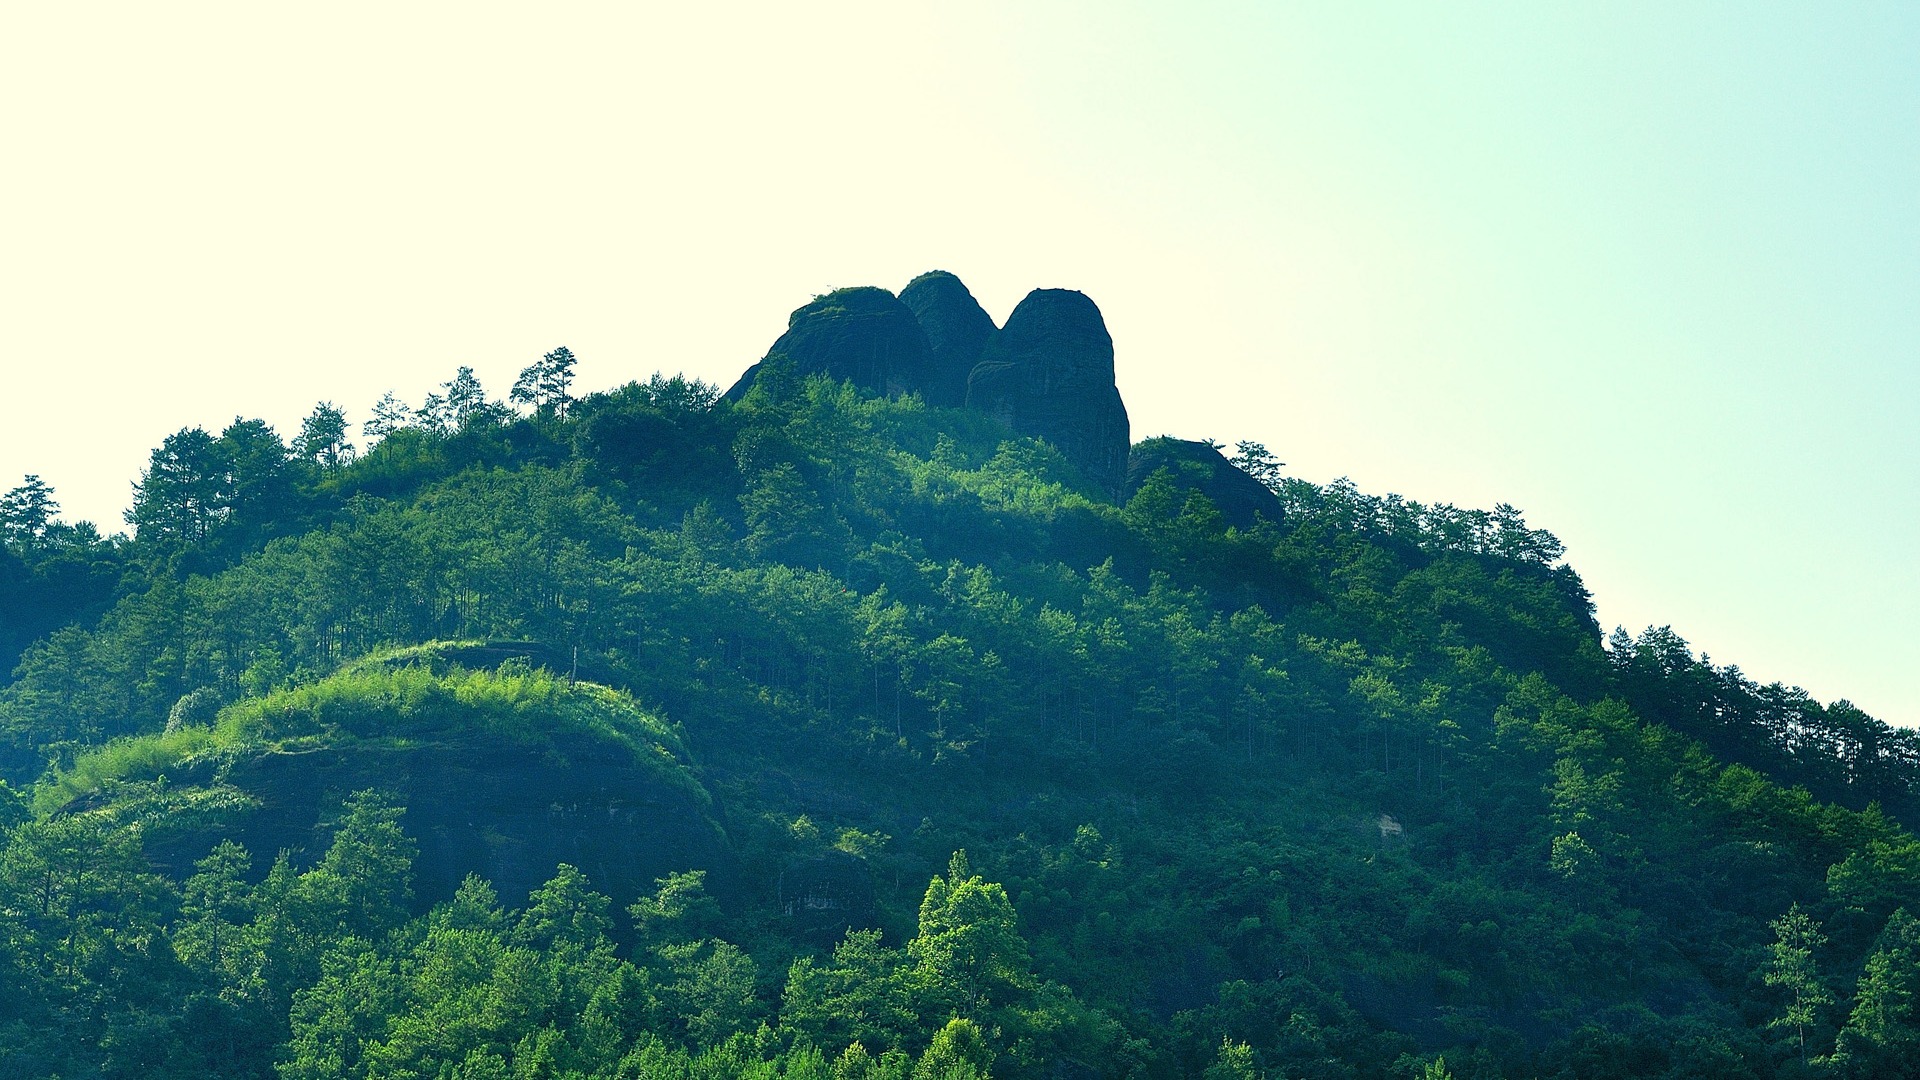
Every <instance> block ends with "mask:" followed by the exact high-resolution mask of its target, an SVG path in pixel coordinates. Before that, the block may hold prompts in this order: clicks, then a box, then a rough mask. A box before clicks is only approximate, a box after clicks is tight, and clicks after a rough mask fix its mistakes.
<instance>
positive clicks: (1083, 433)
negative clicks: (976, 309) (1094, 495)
mask: <svg viewBox="0 0 1920 1080" xmlns="http://www.w3.org/2000/svg"><path fill="white" fill-rule="evenodd" d="M967 407H968V408H971V409H978V410H980V411H982V412H985V413H988V414H990V415H993V416H997V417H999V418H1000V419H1002V420H1003V421H1005V422H1006V424H1007V426H1009V427H1011V428H1012V429H1013V430H1015V431H1017V432H1019V433H1020V434H1022V435H1031V436H1034V437H1036V438H1041V439H1045V440H1046V441H1048V442H1050V443H1052V444H1053V445H1054V446H1056V447H1058V448H1059V450H1060V452H1061V453H1062V454H1064V455H1066V457H1067V459H1068V460H1070V461H1072V462H1073V463H1074V464H1076V465H1078V466H1079V467H1080V468H1081V469H1082V470H1083V471H1084V472H1086V473H1087V475H1088V476H1090V477H1092V478H1093V480H1094V481H1095V482H1096V483H1098V484H1100V485H1101V486H1102V487H1103V488H1105V489H1106V490H1107V491H1108V493H1109V494H1112V495H1115V496H1118V495H1119V494H1120V492H1121V489H1122V488H1123V487H1124V486H1125V484H1126V478H1127V453H1128V450H1129V449H1130V448H1131V446H1132V442H1131V438H1130V433H1129V430H1128V424H1127V407H1126V405H1125V404H1124V403H1123V402H1121V400H1120V391H1119V389H1118V388H1116V387H1115V386H1114V377H1113V338H1112V336H1111V335H1109V334H1108V333H1107V324H1106V320H1105V319H1103V318H1101V316H1100V309H1099V308H1098V307H1096V306H1095V305H1094V302H1093V301H1092V300H1091V299H1089V298H1088V297H1087V295H1086V294H1085V293H1080V292H1074V291H1073V290H1071V289H1035V290H1034V291H1032V292H1030V293H1028V294H1027V298H1026V299H1025V300H1022V301H1020V306H1019V307H1016V308H1014V309H1013V314H1012V315H1010V316H1008V317H1007V325H1006V326H1004V327H1002V328H1001V330H1000V332H999V333H997V334H995V335H994V336H993V338H992V340H991V341H989V342H988V343H987V347H986V350H985V352H984V353H983V354H982V357H981V360H980V363H979V364H977V365H975V367H974V369H973V372H972V373H971V374H970V375H969V376H968V377H967Z"/></svg>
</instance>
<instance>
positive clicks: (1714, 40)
mask: <svg viewBox="0 0 1920 1080" xmlns="http://www.w3.org/2000/svg"><path fill="white" fill-rule="evenodd" d="M1443 7H1444V11H1443V10H1442V8H1443ZM696 9H697V10H696ZM0 12H3V13H0V145H4V147H5V148H6V150H5V168H4V170H0V195H4V200H3V201H0V208H3V209H0V367H3V370H4V385H3V386H0V488H4V487H10V486H12V485H13V484H15V483H17V482H18V478H19V477H20V476H21V475H22V474H24V473H28V472H33V473H38V474H40V475H41V476H42V477H44V478H45V479H46V480H47V481H48V482H49V483H51V484H53V485H54V486H55V488H56V489H57V493H58V497H59V498H60V501H61V502H62V503H63V504H64V506H65V508H66V511H67V516H68V518H69V519H77V518H89V519H92V520H95V521H97V522H100V523H101V524H102V525H103V526H106V527H110V528H119V527H120V525H119V517H120V513H121V511H122V510H123V509H124V508H125V506H126V505H127V502H128V494H129V485H130V483H131V481H132V480H133V479H134V478H135V477H136V476H137V474H138V471H139V469H140V468H141V467H142V466H143V465H144V464H145V462H146V456H147V453H148V451H149V450H151V448H153V447H154V446H156V445H158V444H159V442H160V440H161V439H163V438H164V437H165V436H166V435H167V434H169V433H170V432H173V431H175V430H177V429H179V428H181V427H183V426H191V425H195V424H199V425H204V426H206V427H208V428H209V429H213V430H217V429H218V428H219V427H220V426H222V425H224V424H225V423H227V422H229V421H231V420H232V419H233V417H234V416H235V415H237V414H244V415H246V416H260V417H263V418H265V419H266V420H268V421H269V422H271V423H273V424H274V425H276V426H277V427H278V428H279V429H280V430H281V431H282V432H283V433H290V431H291V430H292V429H294V428H295V427H296V426H297V424H298V422H299V419H300V417H301V416H303V415H304V414H305V413H306V412H307V411H308V410H309V409H310V408H311V407H312V405H313V404H314V402H316V401H318V400H321V399H329V400H332V401H334V402H337V403H339V404H340V405H343V406H345V407H347V408H348V409H349V411H350V415H351V416H352V419H353V420H354V421H355V422H356V424H357V423H358V421H359V420H361V419H364V417H365V414H366V409H367V406H369V405H370V404H371V403H372V402H373V401H374V400H375V399H376V398H378V397H379V395H380V394H381V393H382V392H383V391H385V390H387V389H389V388H391V389H393V390H395V391H397V392H398V393H399V394H400V396H401V397H403V398H405V399H408V400H411V401H416V402H417V401H418V400H419V399H420V398H421V397H423V396H425V395H426V393H428V392H429V391H430V390H432V389H433V388H434V387H435V385H436V384H438V383H440V382H442V381H444V380H446V379H447V378H449V377H450V376H451V375H452V373H453V370H454V368H455V367H456V366H458V365H460V364H469V365H472V366H473V367H474V368H475V370H476V371H477V372H478V373H479V374H480V375H481V377H482V379H483V380H484V381H485V382H486V384H487V385H488V386H489V387H490V388H491V389H492V390H493V391H494V392H495V393H496V394H498V393H500V392H503V391H504V390H505V389H506V388H507V387H508V385H510V383H511V381H512V379H513V376H514V374H515V373H516V372H517V371H518V370H519V369H520V368H521V367H523V366H525V365H526V364H527V363H529V362H530V361H532V360H533V359H535V358H537V357H538V356H539V354H540V353H542V352H544V351H546V350H548V349H551V348H553V347H554V346H556V345H560V344H566V345H568V346H570V347H571V348H572V349H573V350H574V352H575V353H577V354H578V355H579V356H580V357H581V363H580V368H579V379H580V387H581V388H583V389H594V388H600V387H605V386H610V385H613V384H616V383H619V382H623V381H625V380H627V379H630V378H635V377H641V378H644V377H645V376H646V375H648V374H650V373H651V372H653V371H655V370H657V369H663V370H666V371H669V372H672V371H685V372H688V373H690V374H695V375H699V376H701V377H704V378H706V379H708V380H709V381H713V382H718V383H721V384H722V385H725V384H727V383H730V382H731V381H732V379H733V378H734V377H735V376H736V375H737V374H738V373H739V372H740V371H741V370H742V369H744V368H745V367H746V365H747V364H749V363H750V362H752V361H753V360H755V359H757V358H758V357H759V356H760V355H761V354H762V353H763V352H764V351H765V350H766V347H767V345H768V344H770V343H771V342H772V341H773V339H774V337H775V336H777V335H778V333H779V332H780V330H781V329H782V328H783V327H784V325H785V320H786V315H787V313H788V312H789V311H790V310H791V309H793V308H794V307H797V306H798V305H800V304H802V303H804V302H805V301H806V300H807V299H808V298H809V297H810V296H811V295H812V294H814V293H819V292H824V291H826V290H828V289H831V288H834V287H838V286H845V285H857V284H878V285H883V286H886V287H888V288H892V289H896V290H897V289H898V288H899V287H900V286H901V285H903V284H904V283H905V282H906V280H907V279H908V278H909V277H911V276H912V275H913V274H915V273H918V272H920V271H922V270H927V269H931V268H935V267H939V268H943V269H947V270H951V271H953V272H955V273H957V274H959V275H960V276H961V278H963V279H964V280H965V281H966V282H967V284H968V285H969V286H971V287H972V289H973V291H974V294H975V295H976V296H978V297H979V298H980V300H981V301H982V303H983V304H985V306H986V308H987V310H988V312H989V313H991V314H992V315H993V316H994V317H995V318H996V319H1004V318H1005V316H1006V314H1007V313H1008V311H1010V310H1011V309H1012V307H1013V305H1014V304H1015V303H1017V302H1018V300H1019V298H1020V297H1021V296H1022V295H1024V294H1025V292H1026V291H1027V290H1028V289H1030V288H1034V287H1039V286H1049V287H1068V288H1077V289H1081V290H1083V291H1085V292H1087V293H1088V294H1089V295H1091V296H1092V297H1093V298H1094V299H1095V300H1096V301H1097V302H1098V303H1099V304H1100V306H1101V308H1102V309H1103V310H1104V311H1105V313H1106V317H1107V321H1108V325H1109V327H1110V328H1111V329H1112V331H1113V335H1114V339H1115V343H1116V349H1117V353H1118V361H1117V363H1118V369H1119V381H1120V389H1121V391H1122V393H1123V394H1124V395H1125V397H1126V401H1127V405H1128V408H1129V411H1130V412H1131V414H1132V418H1133V424H1134V435H1135V437H1136V438H1142V437H1146V436H1149V435H1155V434H1161V433H1168V434H1174V435H1180V436H1185V437H1190V438H1198V437H1208V436H1210V437H1213V438H1216V439H1219V440H1222V441H1226V442H1231V441H1233V440H1235V439H1241V438H1253V439H1258V440H1260V441H1262V442H1265V443H1266V444H1267V445H1269V446H1270V447H1272V448H1273V449H1274V450H1275V451H1276V452H1277V453H1278V455H1279V456H1280V457H1281V458H1282V459H1284V460H1285V461H1287V462H1289V463H1290V464H1289V469H1290V471H1292V472H1293V473H1295V474H1296V475H1299V476H1303V477H1305V478H1307V479H1311V480H1316V481H1326V480H1331V479H1333V478H1335V477H1337V476H1340V475H1348V476H1351V477H1353V478H1354V480H1355V481H1356V482H1357V483H1358V484H1359V485H1360V486H1361V487H1362V488H1363V489H1365V490H1369V491H1373V492H1377V493H1385V492H1388V491H1396V492H1400V493H1402V494H1405V495H1407V496H1409V497H1412V498H1417V499H1421V500H1444V501H1451V502H1455V503H1458V504H1462V505H1478V506H1490V505H1492V504H1493V503H1495V502H1497V501H1507V502H1512V503H1514V504H1516V505H1518V506H1520V507H1522V508H1523V509H1524V510H1526V512H1527V514H1528V517H1529V519H1530V521H1531V522H1532V523H1533V524H1534V525H1536V526H1542V527H1545V528H1549V529H1552V530H1553V531H1554V532H1555V533H1557V534H1558V535H1559V536H1560V537H1561V538H1562V539H1563V540H1565V541H1566V543H1567V545H1568V549H1569V557H1570V559H1571V560H1572V561H1573V563H1574V565H1575V566H1576V567H1577V568H1578V569H1579V570H1580V571H1581V573H1582V574H1583V575H1584V576H1585V578H1586V581H1587V583H1588V585H1589V587H1591V588H1592V590H1593V591H1594V593H1595V595H1596V597H1597V598H1598V601H1599V606H1600V617H1601V620H1602V622H1603V623H1604V624H1605V625H1606V626H1609V627H1611V626H1613V625H1615V624H1625V625H1627V626H1628V627H1629V628H1631V629H1636V630H1637V629H1638V628H1641V627H1644V626H1646V625H1648V624H1669V623H1670V624H1672V625H1673V626H1674V628H1675V629H1676V630H1678V631H1679V632H1680V633H1681V634H1682V635H1684V636H1685V637H1687V638H1688V639H1689V640H1691V641H1693V642H1694V643H1695V644H1696V646H1699V647H1704V648H1706V649H1708V650H1709V651H1710V652H1711V653H1712V654H1713V657H1714V659H1715V660H1716V661H1717V662H1720V663H1728V662H1733V663H1738V664H1740V665H1741V667H1742V668H1743V669H1744V670H1746V671H1747V672H1748V673H1749V674H1750V675H1753V676H1755V677H1757V678H1760V679H1762V680H1774V679H1779V680H1783V681H1787V682H1794V683H1799V684H1801V685H1804V686H1805V687H1807V689H1809V690H1810V691H1812V692H1813V693H1814V694H1815V695H1816V696H1817V697H1820V698H1822V699H1825V700H1831V699H1833V698H1838V697H1847V698H1850V699H1852V700H1853V701H1855V702H1856V703H1857V704H1859V705H1861V706H1862V707H1864V708H1866V709H1868V710H1869V711H1871V712H1873V713H1875V714H1876V715H1878V716H1880V717H1882V718H1883V719H1886V720H1889V721H1892V722H1896V723H1907V724H1912V723H1920V659H1917V657H1920V615H1917V614H1916V612H1917V611H1920V570H1916V567H1917V566H1920V560H1917V559H1916V558H1915V556H1914V555H1913V552H1912V547H1913V545H1914V544H1915V542H1916V534H1920V425H1917V424H1916V422H1915V414H1916V407H1917V406H1920V6H1916V5H1913V4H1910V3H1896V4H1886V5H1843V4H1820V5H1813V4H1806V5H1798V6H1791V7H1789V6H1775V5H1766V4H1756V3H1751V2H1742V3H1737V4H1732V3H1730V4H1724V5H1714V4H1704V3H1689V4H1685V5H1675V4H1671V3H1661V4H1644V5H1631V4H1607V5H1599V4H1589V5H1558V4H1556V5H1545V4H1500V5H1484V6H1480V5H1467V4H1449V5H1444V6H1443V5H1416V4H1410V3H1409V4H1401V5H1390V6H1367V5H1359V4H1349V3H1339V4H1334V3H1328V4H1322V5H1298V6H1295V5H1281V4H1276V3H1259V4H1241V5H1226V4H1221V5H1203V6H1196V5H1194V4H1192V3H1183V4H1179V5H1174V4H1171V3H1169V4H1162V5H1154V6H1138V5H1128V4H1117V3H1113V2H1105V3H1098V4H1095V3H1086V4H1041V3H1023V4H995V3H972V4H966V5H959V4H942V5H919V4H902V3H891V4H884V5H867V4H839V5H804V6H801V5H787V4H781V5H768V6H766V7H756V6H731V7H723V6H718V5H692V4H676V5H672V6H671V7H670V8H669V7H667V6H664V5H663V6H661V7H660V8H659V9H657V10H655V9H652V8H643V7H641V6H639V5H632V4H625V5H607V6H581V5H564V6H562V5H538V6H537V8H536V6H534V5H527V6H525V9H524V11H523V12H522V13H518V14H515V13H512V12H508V11H505V10H502V9H500V8H498V7H496V6H494V5H474V4H459V5H451V4H450V5H444V6H438V7H429V6H426V5H412V4H409V5H397V4H377V5H361V4H340V3H336V4H329V5H321V6H307V7H305V8H303V9H300V10H297V11H296V10H295V9H294V8H292V7H291V6H289V5H264V4H244V5H238V4H236V5H231V6H214V5H205V4H180V5H151V4H149V5H131V4H128V5H60V4H35V5H27V4H14V5H8V6H7V7H5V8H4V9H0Z"/></svg>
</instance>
